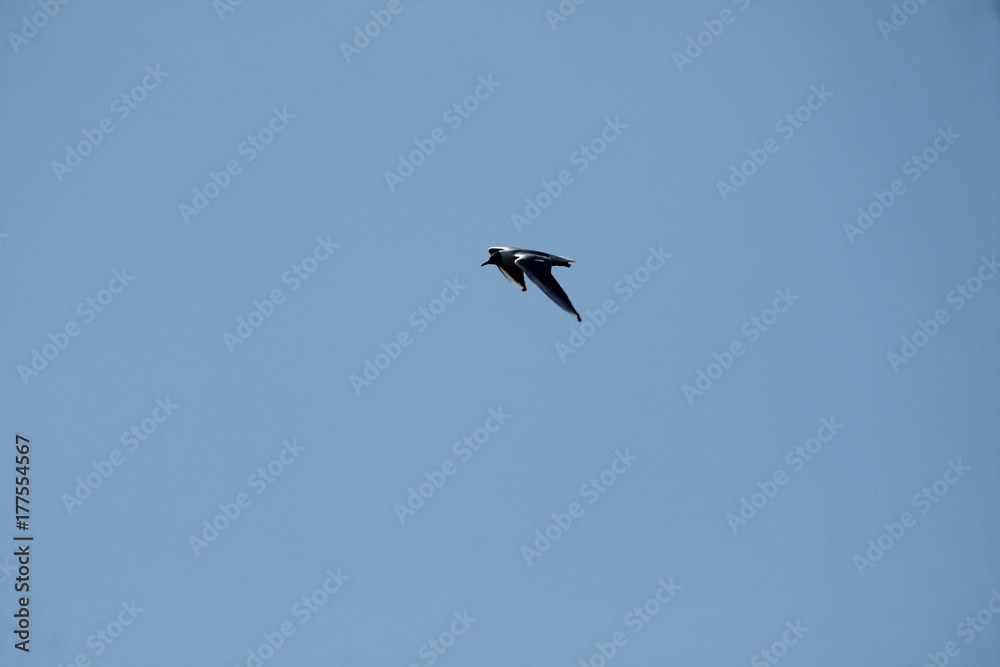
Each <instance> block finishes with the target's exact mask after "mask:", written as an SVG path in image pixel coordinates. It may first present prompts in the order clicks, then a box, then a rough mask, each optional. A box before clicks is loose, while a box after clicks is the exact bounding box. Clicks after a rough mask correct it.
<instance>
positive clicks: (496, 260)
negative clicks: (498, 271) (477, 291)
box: [479, 252, 500, 266]
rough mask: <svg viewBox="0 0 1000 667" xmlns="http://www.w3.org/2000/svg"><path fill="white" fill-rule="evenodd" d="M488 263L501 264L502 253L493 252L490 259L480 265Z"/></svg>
mask: <svg viewBox="0 0 1000 667" xmlns="http://www.w3.org/2000/svg"><path fill="white" fill-rule="evenodd" d="M487 264H496V265H497V266H500V253H498V252H495V253H493V254H492V255H490V258H489V259H488V260H486V261H485V262H483V263H482V264H480V265H479V266H486V265H487Z"/></svg>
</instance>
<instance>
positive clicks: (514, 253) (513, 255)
mask: <svg viewBox="0 0 1000 667" xmlns="http://www.w3.org/2000/svg"><path fill="white" fill-rule="evenodd" d="M575 261H576V260H575V259H569V258H567V257H560V256H559V255H550V254H549V253H547V252H539V251H537V250H525V249H524V248H490V258H489V259H488V260H486V261H485V262H483V263H482V264H480V266H486V265H487V264H496V265H497V268H498V269H500V273H502V274H504V276H506V278H507V280H509V281H511V282H512V283H514V284H515V285H516V286H517V287H520V288H521V291H522V292H526V291H527V290H528V288H527V287H525V285H524V276H525V275H527V276H528V277H529V278H531V282H533V283H535V285H536V286H537V287H538V289H540V290H542V291H543V292H545V295H546V296H548V297H549V298H550V299H552V300H553V301H554V302H555V303H556V305H557V306H559V307H560V308H562V309H563V310H565V311H566V312H567V313H569V314H570V315H572V316H573V317H575V318H576V321H577V322H579V321H580V314H579V313H577V312H576V308H574V307H573V304H572V303H570V301H569V297H568V296H566V292H564V291H563V288H562V287H560V286H559V283H557V282H556V279H555V278H553V277H552V267H553V266H569V264H570V262H575Z"/></svg>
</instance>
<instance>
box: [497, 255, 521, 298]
mask: <svg viewBox="0 0 1000 667" xmlns="http://www.w3.org/2000/svg"><path fill="white" fill-rule="evenodd" d="M516 263H517V262H515V264H516ZM497 268H498V269H500V273H502V274H503V275H504V277H506V278H507V280H509V281H511V282H512V283H514V285H515V286H516V287H517V288H518V289H520V290H521V291H522V292H523V291H525V290H527V289H528V288H527V287H525V286H524V271H522V270H521V269H519V268H517V267H516V266H512V267H510V270H509V271H508V270H507V269H506V268H504V267H503V265H502V264H497Z"/></svg>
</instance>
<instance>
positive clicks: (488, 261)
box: [479, 260, 490, 266]
mask: <svg viewBox="0 0 1000 667" xmlns="http://www.w3.org/2000/svg"><path fill="white" fill-rule="evenodd" d="M489 263H490V260H486V261H485V262H483V263H482V264H480V265H479V266H486V265H487V264H489Z"/></svg>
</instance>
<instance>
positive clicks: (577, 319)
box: [573, 313, 583, 322]
mask: <svg viewBox="0 0 1000 667" xmlns="http://www.w3.org/2000/svg"><path fill="white" fill-rule="evenodd" d="M573 314H574V315H576V313H573ZM576 321H577V322H583V319H582V318H581V317H580V316H579V315H576Z"/></svg>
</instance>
